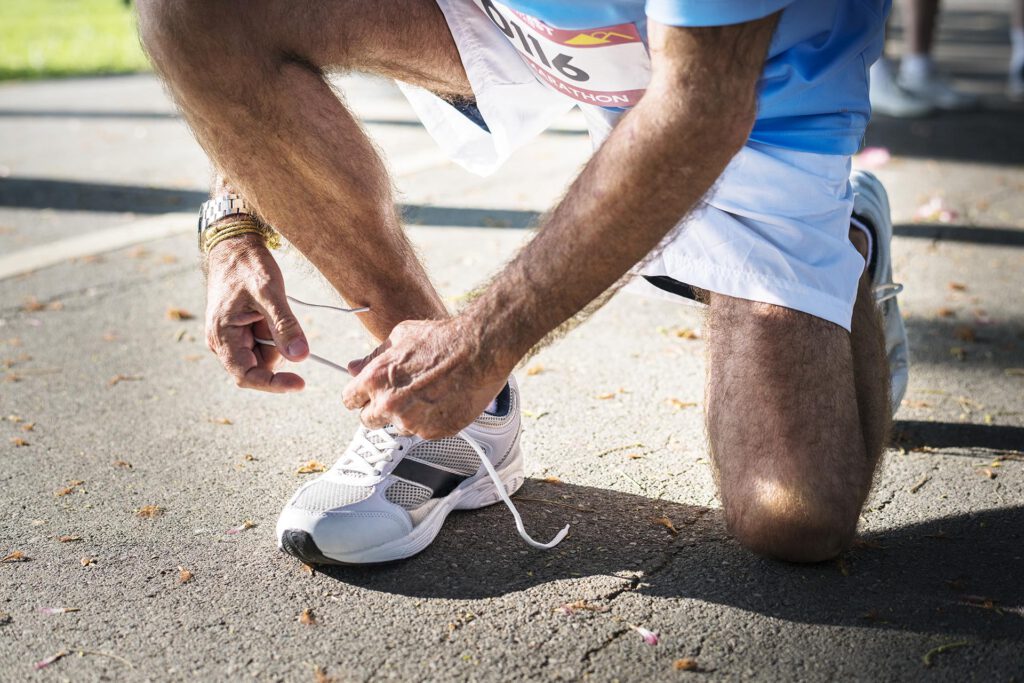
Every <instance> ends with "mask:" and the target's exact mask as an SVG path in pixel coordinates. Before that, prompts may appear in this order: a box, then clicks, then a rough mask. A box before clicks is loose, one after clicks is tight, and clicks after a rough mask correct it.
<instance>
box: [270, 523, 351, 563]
mask: <svg viewBox="0 0 1024 683" xmlns="http://www.w3.org/2000/svg"><path fill="white" fill-rule="evenodd" d="M281 550H282V551H283V552H286V553H288V554H289V555H292V556H293V557H297V558H299V559H300V560H302V561H303V562H305V563H306V564H344V563H343V562H338V561H337V560H332V559H331V558H329V557H327V556H325V555H324V554H323V553H322V552H320V548H318V547H317V545H316V543H315V542H314V541H313V537H312V536H310V535H309V534H308V533H306V532H305V531H301V530H299V529H289V530H288V531H285V532H284V533H283V534H281Z"/></svg>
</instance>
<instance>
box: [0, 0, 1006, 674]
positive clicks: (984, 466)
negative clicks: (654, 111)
mask: <svg viewBox="0 0 1024 683" xmlns="http://www.w3.org/2000/svg"><path fill="white" fill-rule="evenodd" d="M960 6H963V3H961V4H960V5H958V6H956V5H955V6H954V9H952V10H950V12H949V14H948V15H947V17H946V19H945V24H944V26H945V30H944V34H943V36H942V42H941V44H940V49H939V56H940V59H941V60H942V62H943V63H944V64H946V65H948V66H949V67H950V68H951V69H952V70H953V73H954V75H955V76H957V77H958V79H960V80H959V82H960V83H961V84H962V85H964V87H967V88H971V89H973V90H975V91H976V92H979V93H980V94H982V95H983V96H984V97H985V101H986V104H987V106H986V108H985V109H983V110H981V111H976V112H969V113H961V114H956V115H944V116H937V117H933V118H930V119H926V120H922V121H916V122H903V121H895V120H891V119H888V120H887V119H881V118H879V119H878V120H877V121H876V122H875V123H874V124H873V126H872V129H871V130H870V132H869V135H868V139H867V144H868V145H869V146H872V147H880V148H884V149H885V150H887V151H888V153H889V154H890V155H891V159H890V160H889V161H888V162H887V163H883V164H881V165H878V164H879V159H880V158H884V154H879V153H876V154H875V155H873V156H874V158H873V159H864V160H862V161H858V163H860V164H865V163H866V164H869V165H872V166H875V168H874V170H875V172H876V173H877V174H878V175H879V176H880V177H881V178H882V180H883V181H884V182H885V184H886V186H887V187H888V189H889V192H890V195H891V197H892V200H893V209H894V218H895V222H896V224H897V228H896V234H897V239H896V242H895V247H894V250H895V267H896V278H897V280H899V281H902V282H903V283H904V284H905V285H906V293H905V295H904V297H903V298H902V299H901V305H902V307H903V310H904V312H905V315H906V319H907V326H908V329H909V332H910V335H911V343H912V354H913V360H914V364H913V367H912V370H911V385H910V390H909V392H908V394H907V398H906V401H905V403H904V405H903V407H902V408H901V410H900V413H899V415H898V420H897V422H896V425H895V446H896V447H895V448H894V449H892V450H890V451H889V452H888V453H887V455H886V459H885V463H884V466H883V467H882V470H881V473H880V474H879V477H878V481H877V484H876V487H875V490H874V493H873V494H872V497H871V500H870V501H869V503H868V505H867V507H866V508H865V510H864V513H863V518H862V524H861V532H862V534H861V535H862V540H861V541H860V542H858V544H857V545H856V546H855V547H854V548H853V549H852V550H851V551H850V552H849V553H848V554H846V555H844V556H843V558H842V559H841V560H839V561H837V562H831V563H826V564H822V565H819V566H813V567H794V566H788V565H783V564H778V563H774V562H769V561H766V560H762V559H759V558H756V557H754V556H751V555H750V554H748V553H747V552H745V551H744V550H742V549H741V548H739V546H738V545H737V544H736V543H735V542H734V541H732V540H731V539H730V538H729V537H728V535H727V534H726V532H725V530H724V528H723V525H722V521H721V514H720V510H719V503H718V501H717V499H716V497H715V493H714V487H713V484H712V478H711V472H710V468H709V464H708V454H707V447H706V444H705V441H704V435H703V428H702V426H701V410H702V403H703V395H702V393H703V370H704V355H703V354H704V343H703V340H702V338H701V322H702V320H701V313H700V311H699V309H695V308H691V307H688V306H682V305H679V304H677V303H675V302H672V301H665V300H653V299H645V298H639V297H635V296H633V295H629V294H623V295H620V296H618V297H617V298H616V299H615V300H614V301H613V302H612V303H611V304H610V305H608V306H607V307H606V308H605V309H603V310H602V311H601V312H599V313H598V314H597V315H596V316H595V317H594V318H593V320H592V321H591V322H589V323H588V324H587V325H585V326H584V327H582V328H580V329H578V330H576V331H574V332H573V333H572V334H571V335H570V336H568V337H567V338H566V339H565V340H563V341H561V342H560V343H558V344H557V345H555V346H553V347H551V348H549V349H547V350H545V351H544V352H543V353H541V354H540V355H539V356H538V357H536V358H535V359H533V360H531V361H530V362H529V364H528V365H527V366H526V368H524V369H523V370H522V371H521V372H520V373H519V379H520V383H521V387H522V391H523V396H524V401H525V409H526V412H525V413H524V414H525V415H526V418H525V420H524V422H525V425H526V431H525V434H524V443H525V447H526V452H527V458H528V465H527V467H528V474H529V475H530V477H531V479H530V480H529V482H528V483H527V485H526V486H525V488H524V489H523V490H522V492H521V493H520V494H519V496H518V498H519V499H520V501H521V502H520V503H519V505H520V509H521V510H522V511H523V513H524V517H525V519H526V523H527V526H528V528H529V529H530V530H531V531H532V532H534V535H535V536H537V537H548V536H550V535H552V534H553V533H554V531H555V530H557V529H558V528H560V527H561V526H562V525H563V524H565V523H567V522H568V523H570V524H571V525H572V532H571V535H570V537H569V538H568V539H567V540H566V541H565V542H563V543H562V545H560V546H559V547H558V548H557V549H555V550H553V551H550V552H546V553H542V552H537V551H533V550H531V549H529V548H527V547H526V546H524V545H523V544H522V543H521V542H520V540H519V538H518V536H517V534H516V533H515V529H514V527H513V524H512V520H511V518H510V516H509V515H508V513H507V511H506V510H505V509H504V508H502V507H500V506H499V507H493V508H489V509H487V510H484V511H480V512H474V513H460V514H457V515H454V516H453V517H452V518H451V519H450V520H449V522H448V524H447V526H446V527H445V529H444V531H443V532H442V534H441V535H440V537H439V538H438V539H437V541H436V542H435V543H434V544H433V545H432V546H431V547H430V548H429V549H428V550H427V551H425V552H424V553H423V554H421V555H420V556H417V557H416V558H414V559H411V560H409V561H407V562H404V563H399V564H395V565H390V566H383V567H372V568H362V569H359V568H353V569H329V570H325V571H324V572H321V571H319V570H317V571H316V572H314V573H312V574H311V573H310V572H308V571H306V570H304V568H303V567H302V565H300V564H299V563H298V562H296V561H295V560H293V559H291V558H289V557H287V556H285V555H283V554H281V553H279V552H278V551H277V550H276V548H275V545H274V537H273V526H274V521H275V519H276V515H277V513H278V511H279V510H280V508H281V506H282V505H283V503H284V501H285V500H286V498H287V497H288V496H289V495H290V493H291V492H292V491H293V490H294V488H296V487H297V486H298V485H299V484H300V483H301V482H302V481H304V478H305V477H308V476H311V475H301V474H297V473H296V470H297V469H299V468H300V467H301V466H302V465H304V464H306V463H308V462H309V461H311V460H316V461H320V462H322V463H326V464H330V463H331V462H332V461H333V460H334V459H335V458H336V457H337V456H338V455H339V454H340V452H341V450H342V448H343V447H344V445H345V444H346V443H347V440H348V437H349V435H350V433H351V431H352V430H353V429H354V427H355V425H356V417H355V416H354V415H351V414H348V413H346V412H345V411H344V410H343V408H342V406H341V403H340V398H339V394H340V390H341V387H342V386H343V382H344V379H343V378H341V377H340V376H336V375H333V374H331V373H330V371H329V370H326V369H323V368H320V367H312V366H301V367H300V368H298V369H297V371H299V372H302V373H303V374H304V375H305V376H306V378H307V381H308V388H307V390H306V391H305V392H303V393H302V394H300V395H295V396H289V397H275V396H267V395H262V394H255V393H248V392H243V391H240V390H238V389H236V388H235V387H234V385H233V383H232V382H231V381H230V380H229V379H228V378H227V377H226V376H225V375H224V373H223V372H222V371H221V370H220V369H219V366H218V365H217V363H216V361H215V359H214V358H213V357H212V356H211V355H210V354H209V353H208V352H207V351H206V348H205V345H204V343H203V333H202V317H203V303H204V297H203V285H202V279H201V276H200V274H199V273H198V270H197V267H196V266H197V256H196V252H195V236H194V233H193V225H194V222H193V218H192V216H193V215H194V210H195V208H196V206H197V205H198V204H199V202H201V201H202V200H203V198H204V194H205V185H206V183H207V182H208V175H209V170H208V167H207V164H206V162H205V160H204V157H203V155H202V153H201V151H200V150H199V148H198V146H197V145H196V144H195V142H194V141H193V139H192V138H191V136H190V135H189V133H188V132H187V130H186V129H185V127H184V125H183V124H182V122H181V121H180V119H179V118H178V117H177V116H176V114H175V113H174V111H173V108H172V107H171V105H170V103H169V102H168V100H167V98H166V97H165V96H164V95H163V93H162V92H161V89H160V86H159V84H158V83H157V82H156V81H155V79H153V78H152V77H149V76H137V77H125V78H111V79H85V80H74V81H64V82H49V83H35V84H8V85H3V86H0V276H2V277H3V279H0V294H2V297H0V362H2V363H3V367H2V368H0V372H2V373H3V382H2V383H0V416H7V417H6V419H3V420H0V439H2V441H0V453H2V458H3V468H2V471H0V482H2V490H3V496H2V503H0V555H10V554H13V553H20V555H14V557H13V558H10V559H6V560H5V561H4V562H3V563H2V565H0V613H2V616H0V678H2V679H4V680H22V679H24V678H27V677H28V676H30V675H32V674H33V667H34V665H35V663H36V662H39V661H41V660H46V659H48V658H50V657H52V656H54V655H58V654H60V653H62V652H63V653H66V654H67V656H65V657H63V658H61V659H58V660H56V661H53V662H52V663H51V664H49V665H48V666H47V667H46V668H45V672H44V674H42V675H45V676H47V677H48V678H60V679H70V680H76V681H87V680H136V679H138V680H143V679H153V680H165V679H166V680H218V679H233V678H239V679H241V678H256V679H259V680H299V681H304V680H313V679H314V676H315V673H314V672H315V671H316V670H317V668H318V667H320V668H322V670H324V671H326V675H327V676H333V677H335V678H336V679H337V680H339V681H348V680H378V679H388V678H395V679H402V680H415V679H429V680H446V679H474V680H477V679H481V680H509V679H513V678H517V677H519V678H534V679H536V678H565V679H577V678H591V679H594V680H611V679H621V680H672V679H675V678H679V679H683V678H686V677H688V676H692V675H693V674H691V673H687V672H684V671H677V670H676V669H677V662H678V661H679V660H683V659H685V658H690V659H693V660H694V661H695V664H691V663H687V664H685V665H683V664H679V665H678V667H679V668H685V667H689V666H696V667H697V669H698V670H699V671H702V672H704V674H703V675H706V676H707V677H709V678H712V679H741V678H743V679H747V678H759V679H773V680H778V679H787V680H835V679H872V680H877V679H907V678H917V677H925V676H928V677H935V678H942V679H949V680H963V679H965V678H974V679H977V680H1007V679H1010V678H1011V677H1012V676H1014V675H1016V676H1017V677H1020V676H1021V675H1022V674H1024V669H1022V667H1024V663H1022V662H1024V660H1022V658H1021V654H1020V653H1021V652H1022V647H1024V589H1022V588H1021V581H1020V577H1022V576H1024V557H1022V556H1024V550H1022V548H1024V545H1022V541H1024V453H1022V451H1024V306H1022V300H1021V299H1022V292H1024V168H1022V165H1021V164H1022V162H1024V126H1022V125H1021V121H1024V117H1022V113H1024V109H1022V108H1020V107H1014V106H1012V105H1010V104H1008V103H1006V102H1005V101H1003V100H1002V98H1001V96H1000V92H1001V87H1002V78H1003V77H1004V76H1003V72H1002V69H1003V68H1004V60H1005V56H1006V54H1007V47H1006V37H1005V36H1006V20H1005V16H1004V15H1003V14H1002V13H1000V12H998V11H988V10H978V9H972V10H970V11H967V10H960V9H957V7H960ZM974 6H975V7H976V6H977V5H974ZM996 7H998V5H996ZM342 87H343V89H344V90H345V91H346V93H347V95H348V97H349V98H350V100H351V102H352V103H353V106H355V108H356V109H357V111H358V112H359V113H360V115H361V117H362V118H363V120H364V122H365V123H366V126H367V129H368V130H369V131H370V133H371V134H372V135H373V136H374V138H375V139H376V140H377V141H378V143H379V145H380V146H381V148H382V150H383V151H384V153H385V154H386V156H387V158H388V160H389V164H390V166H391V168H392V169H393V171H394V172H395V175H396V178H397V185H398V187H399V188H400V190H401V197H400V201H401V202H402V203H403V204H404V205H405V207H406V211H407V214H406V215H407V216H408V219H409V222H410V223H411V224H412V227H411V228H410V231H411V234H412V236H413V239H414V241H415V242H416V244H417V246H418V247H419V249H420V252H421V254H422V256H423V257H424V258H425V259H426V261H427V263H428V266H429V269H430V272H431V274H432V275H433V277H434V278H435V280H436V282H437V284H438V287H439V289H440V290H441V292H442V293H443V294H444V295H445V296H446V297H448V298H449V301H450V303H451V304H452V305H453V306H457V305H458V304H459V301H460V299H461V297H462V295H464V294H465V293H466V292H467V291H468V290H470V289H471V288H472V287H473V286H474V285H476V284H478V283H480V282H481V281H483V280H485V279H486V278H487V277H488V276H489V275H490V274H492V273H493V272H495V270H496V269H498V268H499V267H500V265H501V264H502V263H503V262H504V261H505V260H506V259H507V258H508V257H509V256H510V255H511V254H513V253H514V251H515V249H516V247H517V246H518V245H520V244H522V243H523V241H524V240H525V239H527V238H528V231H527V230H525V229H523V228H524V227H525V226H528V225H530V224H531V223H532V222H533V221H534V219H535V217H536V215H537V213H538V212H541V211H543V210H545V209H546V208H547V207H549V206H550V205H551V203H552V202H553V201H555V200H556V199H557V197H558V196H559V195H560V194H561V192H562V191H563V189H564V187H565V185H566V183H567V182H568V180H569V179H571V178H572V176H573V174H574V173H575V172H576V171H577V170H578V168H579V167H580V165H581V164H582V163H583V162H584V161H585V159H586V157H587V154H588V153H589V149H590V147H589V142H588V140H587V138H586V136H585V134H584V133H583V129H582V122H581V121H580V120H579V119H577V118H573V117H568V118H566V119H565V120H564V121H563V122H562V123H561V124H560V126H559V127H558V128H557V129H556V130H554V131H552V132H550V133H548V134H545V135H544V136H542V137H541V138H540V139H539V140H537V141H536V142H535V143H533V144H532V145H530V146H529V147H528V148H526V149H524V150H523V151H522V152H521V153H519V154H518V155H517V156H516V157H515V158H514V159H513V160H512V161H511V162H510V163H509V165H508V166H507V167H506V168H505V169H504V170H502V171H501V172H500V173H499V174H497V175H495V176H493V177H491V178H486V179H481V178H477V177H475V176H471V175H469V174H468V173H466V172H464V171H462V170H460V169H458V168H457V167H455V166H453V165H451V164H449V163H447V162H446V161H445V160H444V159H443V157H441V155H440V153H439V152H438V151H437V149H436V147H435V146H434V144H433V142H432V141H431V140H430V139H429V137H428V136H427V135H426V133H425V132H424V131H423V130H422V128H420V127H419V125H418V124H417V123H416V121H415V118H414V117H413V115H412V113H411V111H410V110H409V108H408V106H407V105H406V104H405V102H404V100H403V99H402V97H401V96H400V95H399V94H398V92H397V90H396V89H395V88H394V87H393V86H392V85H391V84H389V83H383V82H379V81H372V80H366V79H348V80H346V81H345V82H344V83H343V84H342ZM922 207H927V208H922ZM915 215H918V218H917V219H916V220H915ZM343 219H344V217H339V220H343ZM283 259H284V261H285V271H286V278H287V283H288V286H289V290H290V291H292V292H293V293H295V294H296V295H298V296H300V297H302V296H305V297H308V298H311V299H318V300H326V299H328V298H329V297H330V296H331V295H330V292H329V291H328V290H327V288H326V287H325V286H324V285H323V284H322V283H321V282H320V281H319V280H318V279H317V278H316V277H315V276H314V275H313V274H312V272H311V270H310V269H309V268H308V267H307V266H304V265H303V264H302V263H301V262H300V261H299V259H298V258H296V257H295V256H294V255H293V254H285V255H284V257H283ZM189 314H191V316H193V317H190V316H189ZM303 322H304V324H305V325H306V329H307V331H308V332H309V334H310V337H311V340H312V345H313V350H314V351H315V352H317V353H321V354H322V355H325V356H327V357H329V358H332V359H335V360H339V361H345V360H349V359H351V358H355V357H357V356H359V355H362V354H363V353H365V352H366V351H367V350H368V349H369V348H370V346H369V342H368V340H367V338H366V337H365V336H364V335H363V334H362V333H361V332H360V331H359V329H358V328H357V327H356V326H355V324H354V323H352V322H351V321H349V320H336V319H334V318H333V317H332V316H330V315H328V314H320V313H317V314H315V315H312V316H309V317H304V318H303ZM691 332H692V333H691ZM527 368H528V369H527ZM767 398H768V397H766V399H767ZM147 506H157V508H158V509H156V510H153V508H147ZM146 510H149V511H150V512H152V513H153V514H151V515H150V516H146V515H145V511H146ZM140 511H143V514H142V515H140ZM666 519H667V521H668V522H669V523H670V526H671V527H672V529H670V528H668V526H669V525H666V523H665V522H666ZM247 522H248V523H247ZM250 523H251V524H254V525H255V526H250ZM61 537H64V538H63V540H62V539H61ZM69 537H70V538H71V539H73V540H69ZM23 557H24V558H29V560H28V561H17V560H19V559H23ZM183 570H184V571H185V572H187V574H184V573H183ZM183 579H187V581H184V582H183V581H182V580H183ZM51 608H70V610H74V611H66V612H62V611H61V610H60V609H51ZM306 609H309V610H311V612H312V615H313V620H314V621H315V624H313V625H311V624H309V623H305V622H308V621H309V619H305V620H300V618H299V617H300V614H302V613H303V611H304V610H306ZM633 627H642V628H645V629H649V630H651V631H656V632H658V633H660V641H659V642H658V644H657V645H653V646H652V645H649V644H646V643H645V642H644V640H643V638H642V637H641V636H640V635H639V633H638V632H637V631H636V629H634V628H633ZM79 652H83V653H84V655H83V656H79V654H78V653H79Z"/></svg>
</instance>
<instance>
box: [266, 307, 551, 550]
mask: <svg viewBox="0 0 1024 683" xmlns="http://www.w3.org/2000/svg"><path fill="white" fill-rule="evenodd" d="M288 300H289V301H291V302H292V303H296V304H299V305H301V306H312V307H315V308H329V309H332V310H335V311H340V312H342V313H363V312H365V311H368V310H370V309H369V308H368V307H363V308H341V307H339V306H327V305H323V304H309V303H306V302H305V301H300V300H298V299H296V298H294V297H291V296H289V297H288ZM254 341H256V343H257V344H263V345H264V346H277V344H275V343H274V342H273V340H271V339H259V338H255V339H254ZM309 358H310V360H313V361H316V362H318V363H320V364H322V365H326V366H327V367H329V368H333V369H334V370H338V371H339V372H343V373H345V374H346V375H351V373H350V372H349V371H348V369H346V368H345V367H343V366H341V365H338V364H337V363H334V362H332V361H329V360H327V359H326V358H323V357H321V356H317V355H314V354H312V353H311V354H309ZM389 429H390V430H394V428H393V427H384V428H382V429H373V430H371V429H367V428H366V427H360V428H359V432H358V433H357V435H356V444H355V446H354V447H353V448H350V449H348V450H347V451H346V452H345V455H344V456H342V459H341V460H340V461H339V462H338V465H337V466H340V467H341V468H342V469H352V470H355V471H357V472H361V473H363V474H367V475H370V476H374V477H379V476H380V475H381V474H382V471H381V469H380V468H379V467H378V465H379V464H381V463H385V462H391V461H392V460H393V452H394V450H396V449H398V450H401V449H402V446H401V444H399V442H398V441H397V440H396V439H395V437H396V436H398V434H397V432H393V431H388V430H389ZM371 436H373V437H376V440H373V439H371V438H370V437H371ZM458 436H459V437H460V438H462V439H463V440H464V441H465V442H466V443H467V444H469V447H470V448H472V449H473V452H474V453H476V455H477V457H478V458H480V463H481V464H482V465H483V467H484V469H485V470H486V471H487V476H489V477H490V478H491V483H492V484H494V488H495V490H497V492H498V496H499V497H500V498H501V501H502V502H503V503H505V506H506V507H507V508H508V509H509V511H510V512H511V513H512V517H513V518H515V520H516V531H518V532H519V536H520V538H522V539H523V540H524V541H525V542H526V543H527V544H528V545H530V546H532V547H534V548H537V549H539V550H549V549H551V548H554V547H555V546H556V545H558V544H559V543H561V542H562V539H564V538H565V537H566V535H567V534H568V533H569V525H568V524H566V525H565V526H564V527H562V530H561V531H559V532H558V533H557V534H555V537H554V538H553V539H551V540H550V541H548V542H547V543H540V542H539V541H535V540H533V538H532V537H531V536H530V534H528V533H526V527H525V526H524V525H523V518H522V516H520V514H519V510H518V509H517V508H516V506H515V504H514V503H513V502H512V499H511V498H509V495H508V492H507V491H506V490H505V483H504V482H503V481H502V480H501V477H500V476H499V475H498V471H497V470H496V469H494V465H493V464H492V463H491V461H490V459H489V458H488V457H487V454H486V453H484V451H483V449H482V448H481V447H480V444H478V443H477V442H476V439H474V438H473V437H472V436H470V435H469V434H467V433H466V431H465V430H462V431H460V432H459V434H458Z"/></svg>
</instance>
